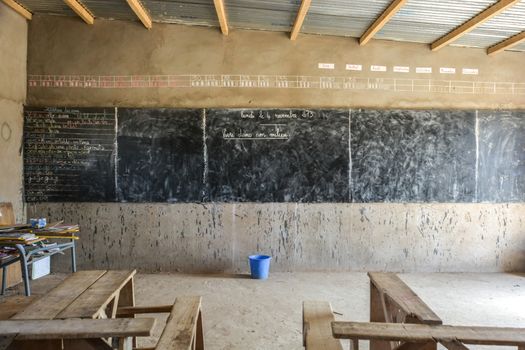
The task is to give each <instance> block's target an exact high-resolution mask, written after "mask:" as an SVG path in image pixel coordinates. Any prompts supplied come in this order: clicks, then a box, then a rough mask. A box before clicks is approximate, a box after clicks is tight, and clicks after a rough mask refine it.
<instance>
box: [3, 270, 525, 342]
mask: <svg viewBox="0 0 525 350" xmlns="http://www.w3.org/2000/svg"><path fill="white" fill-rule="evenodd" d="M65 276H66V275H61V274H55V275H51V276H47V277H44V278H42V279H39V280H36V281H34V282H33V291H34V294H43V293H45V292H46V291H47V290H49V289H50V288H52V287H53V286H54V285H56V284H57V283H59V282H60V281H61V280H62V279H63V278H64V277H65ZM401 278H402V279H403V280H404V281H405V282H406V283H407V284H408V285H409V286H410V287H412V289H413V290H414V291H416V293H417V294H419V296H420V297H421V298H422V299H423V300H425V302H427V304H428V305H429V306H430V307H431V308H432V309H433V310H434V311H435V312H436V313H437V314H438V315H439V316H440V317H441V318H442V319H443V321H444V323H445V324H454V325H486V326H514V327H525V274H522V275H519V274H501V273H498V274H495V273H494V274H472V273H469V274H445V273H442V274H402V275H401ZM368 288H369V287H368V278H367V276H366V274H365V273H359V272H350V273H273V274H271V276H270V279H269V280H267V281H256V280H251V279H249V278H247V277H246V276H243V275H238V276H210V275H185V274H138V275H137V277H136V299H137V304H140V305H154V304H165V303H171V302H173V300H174V298H175V297H176V296H178V295H195V294H197V295H201V296H202V297H203V317H204V327H205V334H204V335H205V342H206V348H207V349H209V350H214V349H216V350H218V349H243V350H245V349H252V350H267V349H287V350H296V349H297V350H298V349H303V348H302V343H301V332H302V330H301V302H302V301H303V300H328V301H330V302H331V303H332V306H333V309H334V311H336V312H338V313H341V314H342V315H337V316H336V318H337V319H340V320H353V321H366V320H368V317H369V315H368V305H369V295H368V293H369V289H368ZM20 291H21V288H18V292H20ZM16 292H17V290H10V291H9V294H13V293H16ZM0 300H1V299H0ZM158 317H159V322H158V323H159V324H158V325H157V326H158V329H156V330H155V335H156V336H157V337H158V335H159V334H160V333H159V332H160V330H161V327H162V325H163V321H164V319H165V317H161V316H158ZM154 344H155V338H154V337H153V338H151V339H144V340H141V343H140V344H139V345H142V346H152V345H154ZM362 345H363V348H364V349H367V344H366V342H363V344H362ZM470 348H472V349H474V348H476V349H482V348H486V347H473V346H471V347H470ZM503 348H504V347H500V348H499V349H503ZM509 349H510V348H509Z"/></svg>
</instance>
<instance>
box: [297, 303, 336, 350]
mask: <svg viewBox="0 0 525 350" xmlns="http://www.w3.org/2000/svg"><path fill="white" fill-rule="evenodd" d="M334 320H335V318H334V313H333V311H332V306H331V305H330V303H329V302H326V301H304V302H303V345H304V346H305V347H306V350H343V346H342V345H341V342H340V341H339V340H337V339H335V338H334V337H333V336H332V327H331V323H332V321H334Z"/></svg>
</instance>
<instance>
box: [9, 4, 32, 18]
mask: <svg viewBox="0 0 525 350" xmlns="http://www.w3.org/2000/svg"><path fill="white" fill-rule="evenodd" d="M2 1H3V2H4V3H5V4H6V5H7V6H9V7H10V8H12V9H13V10H15V11H16V12H18V14H19V15H21V16H22V17H24V18H25V19H28V20H31V19H32V18H33V14H32V13H31V12H29V11H28V10H27V9H26V8H25V7H23V6H22V5H20V4H19V3H18V2H16V1H14V0H2Z"/></svg>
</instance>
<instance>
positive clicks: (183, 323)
mask: <svg viewBox="0 0 525 350" xmlns="http://www.w3.org/2000/svg"><path fill="white" fill-rule="evenodd" d="M200 308H201V297H197V296H187V297H178V298H177V299H176V300H175V303H174V304H173V309H172V311H171V314H170V316H169V317H168V321H167V322H166V327H165V328H164V331H163V332H162V335H161V336H160V339H159V342H158V343H157V347H156V349H157V350H189V349H191V348H190V347H191V346H192V343H193V341H194V339H195V335H196V328H197V319H198V316H199V313H200Z"/></svg>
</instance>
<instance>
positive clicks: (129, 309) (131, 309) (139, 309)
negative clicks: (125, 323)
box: [117, 304, 173, 317]
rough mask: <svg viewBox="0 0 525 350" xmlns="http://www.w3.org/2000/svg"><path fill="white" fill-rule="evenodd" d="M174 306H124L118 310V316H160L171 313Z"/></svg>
mask: <svg viewBox="0 0 525 350" xmlns="http://www.w3.org/2000/svg"><path fill="white" fill-rule="evenodd" d="M171 309H173V304H170V305H155V306H123V307H119V308H118V310H117V316H118V317H123V316H133V315H137V314H159V313H163V312H171Z"/></svg>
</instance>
